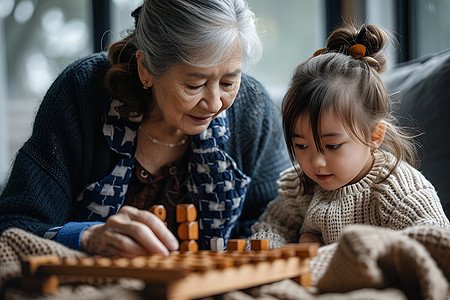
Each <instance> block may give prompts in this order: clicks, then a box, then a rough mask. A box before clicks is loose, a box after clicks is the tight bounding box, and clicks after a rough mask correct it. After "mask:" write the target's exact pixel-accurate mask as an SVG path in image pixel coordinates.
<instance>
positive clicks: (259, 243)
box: [250, 240, 269, 251]
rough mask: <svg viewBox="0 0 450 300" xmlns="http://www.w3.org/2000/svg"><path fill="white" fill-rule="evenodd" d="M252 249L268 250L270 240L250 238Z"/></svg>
mask: <svg viewBox="0 0 450 300" xmlns="http://www.w3.org/2000/svg"><path fill="white" fill-rule="evenodd" d="M250 249H251V250H255V251H268V250H269V240H250Z"/></svg>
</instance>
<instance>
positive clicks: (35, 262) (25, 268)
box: [22, 255, 61, 276]
mask: <svg viewBox="0 0 450 300" xmlns="http://www.w3.org/2000/svg"><path fill="white" fill-rule="evenodd" d="M60 263H61V259H60V258H59V257H58V256H56V255H42V256H29V257H24V258H23V259H22V274H23V275H24V276H33V275H35V273H36V270H37V268H38V267H39V266H41V265H57V264H60Z"/></svg>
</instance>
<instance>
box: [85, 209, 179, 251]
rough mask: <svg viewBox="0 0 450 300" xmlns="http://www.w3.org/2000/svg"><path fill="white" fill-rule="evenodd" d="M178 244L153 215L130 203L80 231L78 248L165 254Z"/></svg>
mask: <svg viewBox="0 0 450 300" xmlns="http://www.w3.org/2000/svg"><path fill="white" fill-rule="evenodd" d="M178 247H179V244H178V241H177V239H176V238H175V236H174V235H173V234H172V232H170V230H169V229H168V228H167V227H166V225H165V224H164V223H163V222H162V221H161V220H160V219H159V218H158V217H157V216H156V215H154V214H153V213H151V212H149V211H146V210H139V209H137V208H135V207H132V206H124V207H122V208H121V209H120V211H119V212H118V213H117V214H116V215H114V216H111V217H109V218H108V219H107V220H106V223H105V224H99V225H94V226H92V227H90V228H88V229H86V230H85V231H84V232H83V233H82V235H81V248H82V249H83V250H85V251H86V252H88V253H90V254H93V255H103V256H111V257H129V258H131V257H136V256H141V255H149V254H163V255H168V254H169V250H177V249H178Z"/></svg>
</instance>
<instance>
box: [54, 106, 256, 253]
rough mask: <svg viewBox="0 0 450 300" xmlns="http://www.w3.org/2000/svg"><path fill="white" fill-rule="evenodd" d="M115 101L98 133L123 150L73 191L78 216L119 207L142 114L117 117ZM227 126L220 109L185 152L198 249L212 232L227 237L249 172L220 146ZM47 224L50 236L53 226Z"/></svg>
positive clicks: (94, 217) (92, 217)
mask: <svg viewBox="0 0 450 300" xmlns="http://www.w3.org/2000/svg"><path fill="white" fill-rule="evenodd" d="M120 104H121V103H120V102H119V101H117V100H112V101H111V103H110V105H108V106H107V107H106V110H105V114H104V117H103V134H104V136H105V139H106V142H107V143H108V145H109V147H110V148H111V149H112V150H113V151H115V152H117V153H119V154H122V155H124V158H122V159H121V160H120V161H119V162H118V163H117V165H116V166H115V167H114V169H113V170H112V171H111V173H110V174H109V175H107V176H106V177H104V178H103V179H101V180H100V181H98V182H94V183H92V184H88V185H87V186H86V188H85V189H84V191H83V192H82V193H81V194H80V195H79V197H78V198H77V201H79V202H81V203H82V205H81V207H83V209H82V210H80V211H79V212H78V214H77V215H76V219H78V220H79V221H106V219H107V218H108V217H109V216H111V215H114V214H116V213H117V212H118V211H119V209H120V208H121V207H122V205H123V203H124V201H125V196H126V193H127V190H128V184H129V182H130V178H131V175H132V172H133V167H134V153H135V150H136V136H137V130H138V128H139V125H140V122H141V121H142V117H138V118H135V119H132V120H126V119H124V118H121V117H120V115H119V114H118V112H117V111H116V109H115V107H116V106H117V105H120ZM229 137H230V130H229V126H228V120H227V116H226V112H225V111H224V112H222V113H221V114H220V115H219V116H217V117H216V118H214V119H213V120H212V121H211V123H210V125H209V126H208V128H207V129H206V130H205V131H204V132H202V133H201V134H199V135H194V136H192V137H191V150H190V155H189V162H188V164H189V165H188V167H189V173H190V175H191V176H190V181H189V183H188V190H189V192H190V193H191V196H192V197H191V198H192V199H194V200H195V202H196V203H195V204H196V206H197V208H198V209H199V225H200V233H201V234H200V240H199V246H200V247H201V248H202V249H210V244H209V241H210V239H211V238H213V237H220V238H223V239H224V241H225V245H226V241H227V240H228V239H229V237H230V234H231V231H232V229H233V228H234V226H235V224H236V222H237V219H238V218H239V216H240V215H241V213H242V208H243V204H244V201H245V196H246V193H247V190H248V187H249V183H250V178H249V177H248V176H246V175H245V174H244V173H243V172H242V171H241V170H239V169H238V168H237V165H236V162H235V161H234V160H233V159H232V158H231V157H230V156H229V155H228V154H227V153H226V152H225V151H223V150H222V146H223V144H224V143H225V142H226V141H227V140H228V139H229ZM59 228H61V227H56V228H52V229H50V230H49V232H53V233H54V234H53V236H54V235H56V233H57V232H58V231H59Z"/></svg>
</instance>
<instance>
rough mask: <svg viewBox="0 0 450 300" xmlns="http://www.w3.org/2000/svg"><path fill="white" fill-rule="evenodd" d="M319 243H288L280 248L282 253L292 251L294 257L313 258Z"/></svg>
mask: <svg viewBox="0 0 450 300" xmlns="http://www.w3.org/2000/svg"><path fill="white" fill-rule="evenodd" d="M319 246H320V244H319V243H301V244H298V243H290V244H286V245H284V246H283V247H282V248H280V249H281V250H282V251H286V252H287V251H293V252H295V255H296V256H298V257H301V258H307V257H314V256H316V255H317V251H318V249H319Z"/></svg>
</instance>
